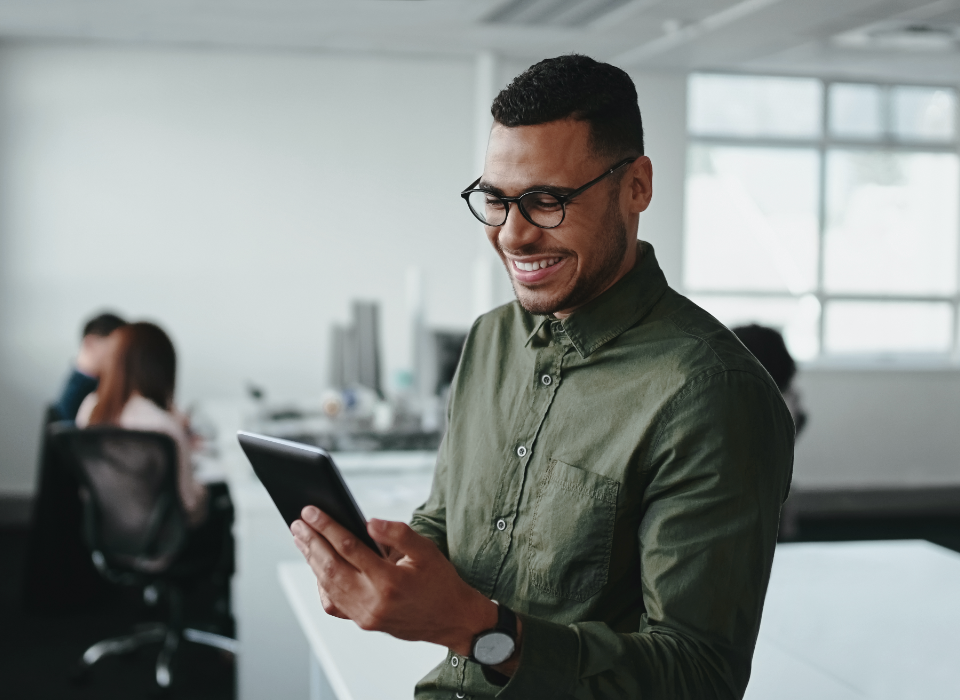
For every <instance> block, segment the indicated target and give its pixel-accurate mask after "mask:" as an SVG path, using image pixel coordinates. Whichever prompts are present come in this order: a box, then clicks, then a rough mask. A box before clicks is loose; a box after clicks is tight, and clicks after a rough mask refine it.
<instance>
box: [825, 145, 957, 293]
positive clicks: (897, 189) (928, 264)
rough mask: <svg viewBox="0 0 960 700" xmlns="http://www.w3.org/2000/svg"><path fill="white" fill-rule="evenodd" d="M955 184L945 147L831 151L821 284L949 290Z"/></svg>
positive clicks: (953, 269)
mask: <svg viewBox="0 0 960 700" xmlns="http://www.w3.org/2000/svg"><path fill="white" fill-rule="evenodd" d="M958 188H960V181H958V165H957V156H956V155H955V154H952V153H949V154H944V153H890V152H884V151H846V150H834V151H830V152H829V153H828V155H827V227H826V238H825V250H824V252H825V257H824V286H825V288H826V289H827V290H828V291H831V292H855V293H875V294H953V292H954V291H955V290H956V287H957V284H956V276H957V260H956V259H957V233H958V232H957V224H958V222H957V207H958V202H957V199H958V196H957V192H958Z"/></svg>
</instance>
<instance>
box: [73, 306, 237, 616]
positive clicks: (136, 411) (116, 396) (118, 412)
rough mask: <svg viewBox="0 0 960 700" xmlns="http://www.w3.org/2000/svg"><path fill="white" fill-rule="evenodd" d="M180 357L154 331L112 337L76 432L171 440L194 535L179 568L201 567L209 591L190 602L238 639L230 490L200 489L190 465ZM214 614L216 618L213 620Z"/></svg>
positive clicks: (141, 327)
mask: <svg viewBox="0 0 960 700" xmlns="http://www.w3.org/2000/svg"><path fill="white" fill-rule="evenodd" d="M176 370H177V356H176V351H175V350H174V347H173V343H172V342H171V341H170V338H169V337H168V336H167V334H166V333H165V332H164V331H163V329H161V328H160V327H159V326H157V325H155V324H153V323H145V322H137V323H130V324H127V325H125V326H123V327H122V328H120V329H118V330H117V331H116V332H114V333H113V334H111V336H110V338H109V343H108V353H107V355H106V359H105V362H104V365H103V371H102V375H101V379H100V386H99V387H98V389H97V391H96V393H93V394H90V395H89V396H87V398H86V399H84V401H83V403H82V404H81V405H80V410H79V411H78V412H77V426H78V427H80V428H86V427H89V426H98V425H111V426H118V427H120V428H126V429H128V430H145V431H151V432H158V433H166V434H167V435H169V436H171V437H172V438H173V439H174V441H175V442H176V444H177V453H178V457H179V463H178V470H177V487H178V489H179V494H180V500H181V502H182V504H183V508H184V511H185V513H186V515H187V522H188V524H189V526H190V530H189V533H188V536H187V540H186V543H185V544H184V548H183V550H182V551H181V552H180V555H179V561H180V562H181V563H182V562H192V563H196V564H200V565H202V568H203V569H204V570H206V571H207V572H208V574H209V575H208V576H207V578H206V579H205V583H204V584H202V585H201V586H200V587H199V588H194V589H192V593H191V596H190V597H189V598H188V600H187V605H188V608H190V609H191V610H192V614H197V613H199V614H200V615H201V616H203V617H204V619H205V623H206V624H209V623H213V624H214V625H215V631H217V632H219V633H221V634H227V635H232V634H233V619H232V617H231V615H230V577H231V575H232V574H233V571H234V542H233V535H232V532H231V528H232V525H233V503H232V501H231V499H230V494H229V490H228V488H227V485H226V484H225V483H222V482H215V483H207V484H203V483H201V482H200V481H199V480H198V479H197V477H196V475H195V474H194V468H193V458H194V454H195V452H196V451H198V450H199V448H200V440H199V438H198V437H197V436H196V435H194V434H193V433H192V431H191V430H190V423H189V419H188V417H187V416H186V415H185V414H183V413H181V412H180V411H178V410H177V408H176V405H175V403H174V388H175V385H176ZM211 614H212V616H211Z"/></svg>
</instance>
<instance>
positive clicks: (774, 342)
mask: <svg viewBox="0 0 960 700" xmlns="http://www.w3.org/2000/svg"><path fill="white" fill-rule="evenodd" d="M732 330H733V332H734V333H735V334H736V336H737V337H738V338H739V339H740V342H741V343H743V344H744V345H745V346H746V347H747V350H749V351H750V352H751V353H753V356H754V357H756V358H757V359H758V360H759V361H760V364H761V365H763V368H764V369H765V370H767V373H768V374H769V375H770V376H771V377H772V378H773V381H774V382H776V384H777V388H778V389H780V393H781V394H783V401H784V403H786V404H787V408H788V409H789V410H790V415H791V416H793V423H794V425H796V426H797V435H799V434H800V431H801V430H803V426H804V425H806V424H807V413H806V411H805V410H804V408H803V404H802V403H801V401H800V393H799V392H798V391H797V390H796V388H795V387H794V386H793V378H794V377H795V376H796V375H797V363H796V362H794V361H793V357H792V356H791V355H790V351H789V350H787V344H786V343H785V342H783V336H782V335H781V334H780V331H777V330H775V329H773V328H767V327H766V326H760V325H757V324H756V323H751V324H750V325H748V326H737V327H736V328H734V329H732Z"/></svg>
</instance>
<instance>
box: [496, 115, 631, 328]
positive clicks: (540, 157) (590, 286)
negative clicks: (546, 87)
mask: <svg viewBox="0 0 960 700" xmlns="http://www.w3.org/2000/svg"><path fill="white" fill-rule="evenodd" d="M641 160H642V161H644V162H645V166H646V167H649V160H647V159H646V158H642V159H641ZM613 165H614V163H612V162H610V163H608V162H606V160H603V159H601V158H599V157H598V156H597V155H596V154H595V153H594V152H593V150H592V148H591V142H590V129H589V125H588V124H586V123H585V122H580V121H574V120H561V121H555V122H549V123H547V124H540V125H537V126H518V127H505V126H502V125H500V124H496V125H494V127H493V130H492V131H491V133H490V142H489V145H488V146H487V156H486V162H485V164H484V169H483V178H482V179H481V181H480V184H479V185H478V187H484V188H489V189H492V190H493V191H495V192H498V193H500V194H503V195H505V196H508V197H515V196H518V195H520V194H522V193H523V192H525V191H527V190H531V189H540V188H543V189H547V190H549V191H555V192H558V193H566V192H570V191H572V190H575V189H577V188H578V187H581V186H582V185H584V184H586V183H587V182H589V181H590V180H593V179H594V178H596V177H598V176H599V175H601V174H602V173H603V172H604V171H605V170H607V169H608V168H610V167H611V166H613ZM634 170H636V169H634V168H631V167H630V166H627V167H625V168H624V169H623V171H626V172H623V171H618V172H617V173H614V174H613V175H611V176H610V177H609V178H607V179H605V180H603V181H601V182H600V183H598V184H596V185H594V186H593V187H591V188H590V189H588V190H587V191H586V192H584V193H583V194H581V195H579V196H578V197H576V198H574V199H573V201H571V202H570V203H568V204H567V206H566V217H565V218H564V220H563V223H562V224H560V226H558V227H557V228H554V229H542V228H538V227H536V226H534V225H533V224H531V223H530V222H529V221H527V220H526V219H525V218H524V217H523V215H522V214H521V213H520V211H519V210H518V208H517V206H516V204H511V205H510V212H509V215H508V217H507V221H506V223H504V224H503V226H487V227H485V228H486V233H487V237H488V238H489V239H490V243H491V244H492V245H493V247H494V249H495V250H496V251H497V253H498V254H499V255H500V258H501V259H502V260H503V263H504V265H505V266H506V268H507V273H508V274H509V275H510V280H511V281H512V283H513V289H514V292H515V293H516V295H517V299H518V300H519V301H520V303H521V304H522V305H523V307H524V308H525V309H526V310H527V311H530V312H532V313H537V314H549V313H553V314H556V315H557V316H558V317H564V316H566V315H568V314H569V313H571V312H572V311H573V310H574V309H575V308H576V307H578V306H581V305H582V304H584V303H586V302H588V301H590V300H591V299H593V298H594V297H596V296H597V295H599V294H600V293H602V292H603V291H605V290H606V289H607V288H608V287H610V286H611V285H612V284H613V283H614V282H616V281H617V280H618V279H620V277H622V276H623V275H624V274H626V273H627V272H628V271H629V270H630V269H631V268H632V267H633V264H634V262H635V261H636V246H635V245H631V240H635V239H636V231H637V221H638V216H639V211H636V212H633V211H632V209H635V208H636V207H635V206H633V200H634V199H635V198H634V197H631V195H630V193H629V192H627V193H625V196H621V194H622V193H621V190H622V187H621V178H622V179H623V182H624V184H626V185H627V187H628V189H629V187H630V183H629V182H628V178H633V175H632V174H631V173H632V171H634ZM633 179H635V178H633ZM631 182H632V180H631ZM646 201H649V197H647V200H646ZM645 206H646V204H644V207H645Z"/></svg>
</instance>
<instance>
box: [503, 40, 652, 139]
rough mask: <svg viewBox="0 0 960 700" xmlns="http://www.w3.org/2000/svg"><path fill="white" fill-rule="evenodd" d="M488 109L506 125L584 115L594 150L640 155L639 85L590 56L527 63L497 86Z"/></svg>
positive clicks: (573, 55) (641, 123) (570, 55)
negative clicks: (523, 68)
mask: <svg viewBox="0 0 960 700" xmlns="http://www.w3.org/2000/svg"><path fill="white" fill-rule="evenodd" d="M490 112H491V114H493V119H494V121H495V122H496V123H497V124H502V125H503V126H507V127H510V126H534V125H536V124H546V123H548V122H553V121H558V120H560V119H575V120H577V121H584V122H587V123H588V124H589V125H590V136H591V139H592V141H593V148H594V150H595V151H596V152H597V154H598V155H601V156H605V157H610V158H626V157H629V156H632V155H637V156H642V155H643V121H642V120H641V118H640V106H639V105H638V104H637V88H636V87H635V86H634V84H633V81H632V80H631V79H630V76H629V75H627V74H626V72H624V71H623V70H621V69H620V68H617V67H616V66H611V65H610V64H609V63H600V62H599V61H595V60H593V59H592V58H590V57H589V56H582V55H580V54H568V55H566V56H557V57H556V58H548V59H545V60H543V61H540V62H539V63H536V64H534V65H532V66H530V67H529V68H527V70H525V71H524V72H523V73H521V74H520V75H518V76H517V77H516V78H514V79H513V82H511V83H510V84H509V85H507V87H505V88H504V89H503V90H501V91H500V94H499V95H497V97H496V99H494V101H493V106H492V107H491V108H490Z"/></svg>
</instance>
